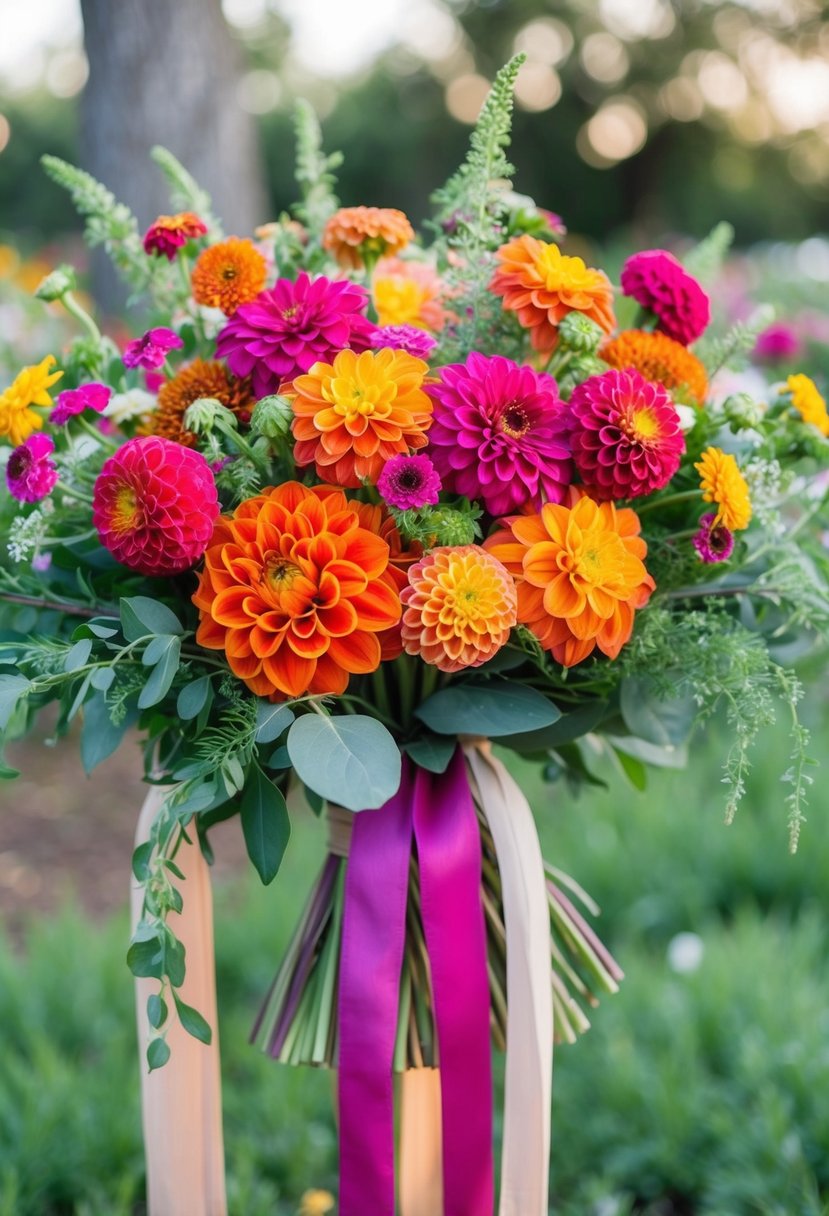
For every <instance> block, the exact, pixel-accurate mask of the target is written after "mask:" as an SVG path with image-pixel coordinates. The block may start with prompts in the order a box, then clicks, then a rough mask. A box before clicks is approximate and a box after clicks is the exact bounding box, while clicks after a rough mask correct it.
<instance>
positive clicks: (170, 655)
mask: <svg viewBox="0 0 829 1216" xmlns="http://www.w3.org/2000/svg"><path fill="white" fill-rule="evenodd" d="M158 640H159V641H160V640H161V639H158ZM164 640H165V642H166V646H165V649H164V651H163V653H162V655H161V657H160V658H159V660H158V662H157V663H156V665H155V667H154V668H153V669H152V671H151V673H150V678H149V679H148V680H147V683H146V684H145V685H144V687H143V688H142V689H141V694H140V696H139V698H138V708H139V709H149V707H150V706H151V705H157V704H158V702H159V701H162V700H163V699H164V697H165V696H166V695H167V693H168V692H169V690H170V685H171V684H172V682H173V680H174V679H175V676H176V672H177V671H178V665H179V662H180V661H181V639H180V638H177V637H168V638H165V639H164Z"/></svg>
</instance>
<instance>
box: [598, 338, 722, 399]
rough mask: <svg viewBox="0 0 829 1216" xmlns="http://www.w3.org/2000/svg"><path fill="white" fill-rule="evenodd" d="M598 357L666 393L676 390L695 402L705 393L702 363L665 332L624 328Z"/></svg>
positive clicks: (705, 381)
mask: <svg viewBox="0 0 829 1216" xmlns="http://www.w3.org/2000/svg"><path fill="white" fill-rule="evenodd" d="M599 358H600V359H603V360H604V361H605V363H609V364H610V366H611V367H615V368H618V369H619V370H620V371H624V370H625V369H626V368H633V370H634V371H637V372H639V374H640V375H642V376H644V377H645V379H646V380H653V381H656V382H657V383H659V384H661V385H662V386H663V388H665V389H667V390H668V392H669V393H670V392H673V390H675V389H677V390H679V395H680V396H681V395H682V393H683V392H684V393H686V394H687V395H688V397H689V398H690V400H691V401H693V402H694V403H695V404H696V405H702V403H703V401H704V400H705V394H706V393H707V392H708V376H707V374H706V371H705V367H704V366H703V364H702V362H701V361H700V360H699V359H698V358H697V356H696V355H693V354H691V352H690V351H689V350H687V349H686V347H684V346H683V345H682V343H681V342H676V341H675V340H674V339H673V338H669V337H668V335H667V334H661V333H649V332H648V331H647V330H644V329H624V330H622V332H621V333H620V334H617V335H616V337H615V338H611V339H610V341H608V342H604V343H603V344H602V346H601V347H600V348H599ZM674 395H675V396H676V395H677V394H676V393H675V394H674Z"/></svg>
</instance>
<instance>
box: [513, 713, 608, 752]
mask: <svg viewBox="0 0 829 1216" xmlns="http://www.w3.org/2000/svg"><path fill="white" fill-rule="evenodd" d="M607 712H608V706H607V702H605V701H595V702H593V704H591V705H582V706H580V707H579V709H574V710H572V711H571V712H570V713H568V714H562V715H561V717H560V718H559V719H558V721H557V722H553V723H552V725H551V726H545V727H543V728H542V729H541V730H530V731H521V732H520V733H519V734H515V735H505V736H502V737H501V738H495V739H493V743H500V744H501V746H502V747H508V748H511V749H512V751H515V752H543V751H546V750H547V748H550V747H559V746H561V744H562V743H572V742H573V740H574V739H580V738H581V737H582V736H583V735H589V734H590V732H591V731H593V730H595V729H596V727H597V726H598V725H599V723H600V722H601V721H602V719H603V718H604V717H605V715H606V714H607Z"/></svg>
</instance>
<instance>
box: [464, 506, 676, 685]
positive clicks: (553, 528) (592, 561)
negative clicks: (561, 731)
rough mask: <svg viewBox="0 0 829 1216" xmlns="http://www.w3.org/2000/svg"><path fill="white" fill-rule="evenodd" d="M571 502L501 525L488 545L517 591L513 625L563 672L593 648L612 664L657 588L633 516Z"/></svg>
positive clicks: (604, 507)
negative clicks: (525, 631)
mask: <svg viewBox="0 0 829 1216" xmlns="http://www.w3.org/2000/svg"><path fill="white" fill-rule="evenodd" d="M571 502H572V504H573V505H572V506H569V507H568V506H559V505H557V504H554V503H545V504H544V506H543V507H542V508H541V512H540V514H538V515H523V516H515V517H514V518H511V519H509V520H505V521H504V522H505V523H506V525H507V526H506V528H504V529H503V530H502V531H500V532H496V533H494V534H493V535H492V536H491V537H490V538H489V539H488V540H487V541H486V542H485V547H486V549H487V551H488V552H489V553H491V554H492V555H493V556H494V557H497V558H498V560H499V561H501V562H503V564H504V566H505V567H506V568H507V570H509V571H510V573H511V574H512V575H513V577H514V578H515V580H516V582H517V584H518V620H519V621H520V622H521V624H523V625H526V626H527V627H528V628H529V629H530V630H531V631H532V632H533V633H534V634H535V636H536V637H537V638H538V640H539V641H540V642H541V645H542V646H543V647H544V649H545V650H549V651H551V652H552V654H553V657H554V659H555V660H556V662H558V663H561V664H563V665H564V666H565V667H572V666H574V664H576V663H580V662H581V661H582V659H586V658H587V656H588V655H589V654H591V653H592V652H593V650H594V649H595V648H596V647H597V646H598V648H599V650H601V651H602V652H603V653H604V654H606V655H607V656H608V658H611V659H615V658H616V656H617V655H618V653H619V651H620V650H621V649H622V647H623V646H624V644H625V642H627V641H628V639H629V638H630V635H631V631H632V629H633V615H634V610H635V609H636V608H642V607H643V606H644V605H645V604H646V603H647V602H648V599H649V598H650V594H651V592H652V591H653V589H654V586H655V584H654V581H653V579H652V578H651V576H650V575H649V574H648V572H647V570H646V569H645V565H644V561H643V559H644V557H645V555H646V553H647V547H646V545H645V542H644V541H643V540H642V539H641V537H640V536H639V517H638V516H637V515H636V513H635V511H631V510H630V508H627V507H626V508H622V509H619V508H617V507H616V506H615V505H614V504H613V503H611V502H602V503H597V502H594V501H593V499H591V498H588V497H587V495H584V496H582V497H581V498H578V499H576V498H575V495H572V496H571Z"/></svg>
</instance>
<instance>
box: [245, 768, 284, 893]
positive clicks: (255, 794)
mask: <svg viewBox="0 0 829 1216" xmlns="http://www.w3.org/2000/svg"><path fill="white" fill-rule="evenodd" d="M241 812H242V813H241V818H242V831H243V832H244V836H245V844H246V845H247V850H248V856H249V857H250V859H251V861H252V862H253V865H254V868H255V869H256V873H257V874H258V875H259V877H260V878H261V879H262V882H263V883H264V884H265V885H266V886H267V885H268V883H270V882H273V880H274V879H275V878H276V875H277V873H278V872H279V867H280V865H281V864H282V858H283V857H284V855H285V849H286V847H287V844H288V840H289V839H290V835H291V820H290V818H289V816H288V808H287V806H286V805H285V797H284V795H283V793H282V791H281V790H279V789H277V787H276V786H275V785H274V783H273V782H272V781H270V780H269V779H268V778H267V777H266V776H265V774H264V773H263V772H262V770H261V768H260V767H259V765H258V764H255V763H254V764H253V765H251V768H250V770H249V772H248V775H247V780H246V782H245V791H244V794H243V795H242V806H241Z"/></svg>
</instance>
